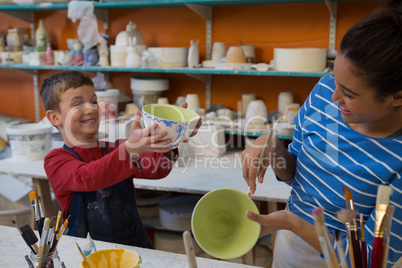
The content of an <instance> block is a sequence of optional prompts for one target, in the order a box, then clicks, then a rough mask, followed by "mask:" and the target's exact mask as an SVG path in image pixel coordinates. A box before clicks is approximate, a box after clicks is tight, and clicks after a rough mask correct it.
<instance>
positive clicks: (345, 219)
mask: <svg viewBox="0 0 402 268" xmlns="http://www.w3.org/2000/svg"><path fill="white" fill-rule="evenodd" d="M336 215H337V216H338V219H339V220H340V221H341V222H342V223H343V224H344V225H345V229H346V233H347V237H348V247H349V259H350V266H351V268H355V267H356V263H355V254H354V250H353V246H352V237H351V233H350V223H351V221H352V220H353V219H354V218H355V217H356V211H355V210H350V209H341V210H340V211H338V212H337V213H336Z"/></svg>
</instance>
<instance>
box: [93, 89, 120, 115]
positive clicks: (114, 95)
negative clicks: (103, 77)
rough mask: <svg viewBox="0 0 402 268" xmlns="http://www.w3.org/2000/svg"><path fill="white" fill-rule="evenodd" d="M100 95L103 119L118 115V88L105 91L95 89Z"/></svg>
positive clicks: (99, 100) (97, 94) (98, 95)
mask: <svg viewBox="0 0 402 268" xmlns="http://www.w3.org/2000/svg"><path fill="white" fill-rule="evenodd" d="M95 93H96V96H97V97H98V103H99V109H100V111H101V121H103V120H107V119H110V118H115V117H116V116H117V112H118V111H117V110H118V106H117V101H118V97H119V90H118V89H108V90H105V91H95Z"/></svg>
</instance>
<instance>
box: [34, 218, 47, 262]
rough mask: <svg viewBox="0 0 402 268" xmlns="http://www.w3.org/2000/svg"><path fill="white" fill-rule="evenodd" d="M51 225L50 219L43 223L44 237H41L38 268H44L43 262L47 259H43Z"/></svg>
mask: <svg viewBox="0 0 402 268" xmlns="http://www.w3.org/2000/svg"><path fill="white" fill-rule="evenodd" d="M49 224H50V219H49V218H45V221H44V223H43V231H42V236H41V237H40V242H39V250H38V257H37V261H36V267H37V268H39V267H41V266H42V260H44V259H45V258H43V255H44V253H45V246H46V245H45V243H46V240H47V234H48V231H49Z"/></svg>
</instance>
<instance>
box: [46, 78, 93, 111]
mask: <svg viewBox="0 0 402 268" xmlns="http://www.w3.org/2000/svg"><path fill="white" fill-rule="evenodd" d="M84 85H86V86H92V87H93V86H94V83H93V81H92V79H91V78H90V77H89V76H87V75H86V74H84V73H81V72H79V71H64V72H61V73H57V74H54V75H52V76H50V77H49V78H47V79H46V80H45V81H44V82H43V84H42V88H41V90H40V97H41V99H42V103H43V106H44V107H45V110H46V111H48V110H54V111H58V112H60V106H59V104H60V96H61V95H62V94H63V93H64V92H66V91H67V89H70V88H77V87H80V86H84Z"/></svg>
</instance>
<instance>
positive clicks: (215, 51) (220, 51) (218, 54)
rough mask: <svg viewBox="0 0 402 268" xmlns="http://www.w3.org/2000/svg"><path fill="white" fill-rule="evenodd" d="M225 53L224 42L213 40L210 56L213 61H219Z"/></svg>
mask: <svg viewBox="0 0 402 268" xmlns="http://www.w3.org/2000/svg"><path fill="white" fill-rule="evenodd" d="M225 55H226V45H225V43H224V42H215V43H214V44H213V46H212V57H211V60H212V61H213V62H219V61H220V59H221V58H223V57H225Z"/></svg>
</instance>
